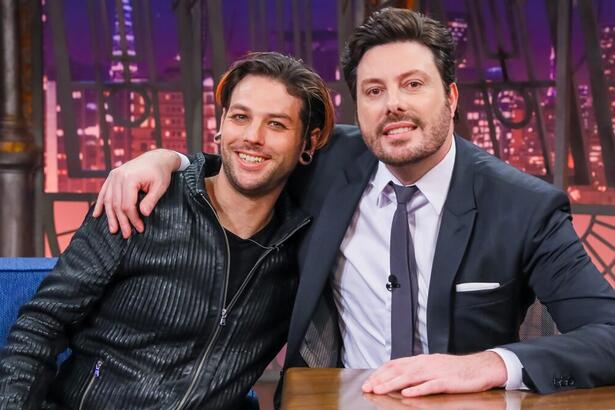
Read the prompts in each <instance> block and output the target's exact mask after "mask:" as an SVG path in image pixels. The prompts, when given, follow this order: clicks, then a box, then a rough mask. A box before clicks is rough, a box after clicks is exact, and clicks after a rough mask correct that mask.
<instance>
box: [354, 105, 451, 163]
mask: <svg viewBox="0 0 615 410" xmlns="http://www.w3.org/2000/svg"><path fill="white" fill-rule="evenodd" d="M397 121H411V122H413V123H414V124H416V126H417V129H420V130H421V131H422V134H423V136H422V138H420V140H418V141H410V142H409V141H388V142H387V145H388V147H385V145H384V144H385V143H384V138H383V129H384V127H385V126H386V125H387V124H388V123H391V122H397ZM450 123H451V107H450V104H449V103H448V101H447V102H446V103H445V104H444V105H443V107H442V108H441V109H440V113H439V114H438V117H437V118H436V119H435V120H434V121H433V122H431V125H430V124H425V121H423V120H422V119H420V118H418V116H415V115H412V114H405V115H390V116H388V117H387V118H386V119H385V120H384V121H383V122H382V123H381V124H379V125H378V126H377V127H376V130H375V131H374V132H373V133H371V134H365V133H363V130H361V132H362V134H363V138H364V139H365V143H366V144H367V145H368V147H369V148H370V150H371V151H372V152H373V153H374V155H375V156H376V158H378V159H379V160H380V161H381V162H383V163H385V164H387V165H391V166H396V167H399V166H403V165H410V164H416V163H418V162H421V161H422V160H424V159H425V158H428V157H430V156H431V155H433V154H435V153H436V152H438V150H439V149H440V148H441V147H442V145H444V143H445V142H446V139H447V138H448V134H449V129H450ZM359 126H360V124H359Z"/></svg>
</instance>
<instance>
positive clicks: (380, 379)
mask: <svg viewBox="0 0 615 410" xmlns="http://www.w3.org/2000/svg"><path fill="white" fill-rule="evenodd" d="M342 65H343V69H344V75H345V79H346V81H347V83H348V85H349V87H350V90H351V94H352V96H353V97H354V99H355V101H356V104H357V120H358V123H359V126H360V132H359V130H358V129H357V128H356V127H349V126H338V127H336V130H335V134H336V135H335V136H334V138H332V141H331V143H330V144H329V146H328V147H326V148H325V149H324V150H323V152H321V153H320V154H319V155H318V156H317V157H316V159H315V161H314V163H315V164H317V165H316V166H315V167H311V168H310V169H305V170H303V171H300V173H295V175H294V177H293V179H292V180H291V181H290V182H289V186H290V187H291V189H294V190H295V196H296V197H297V198H298V199H299V200H300V201H301V203H302V207H303V208H304V209H305V210H306V211H308V212H309V213H310V214H312V215H313V216H314V217H315V221H314V224H313V226H312V228H311V229H310V230H309V232H308V234H307V236H306V238H305V239H304V240H303V243H302V245H301V247H300V253H299V258H300V265H301V272H302V273H301V280H300V284H299V289H298V293H297V299H296V303H295V307H294V310H293V313H292V319H291V324H290V331H289V337H288V350H287V357H286V365H285V367H292V366H305V365H308V366H317V367H333V366H340V365H341V366H345V367H354V368H377V370H376V371H374V373H373V374H372V375H371V377H370V378H369V379H368V380H367V381H366V383H365V384H364V386H363V390H364V391H365V392H372V393H376V394H386V393H389V392H391V391H398V390H400V391H401V393H402V395H404V396H408V397H411V396H419V395H425V394H433V393H438V392H449V393H455V392H472V391H481V390H487V389H490V388H495V387H506V388H507V389H519V388H532V389H534V390H536V391H538V392H541V393H548V392H553V391H556V390H560V389H568V388H574V387H593V386H598V385H603V384H612V383H614V382H615V326H614V324H615V321H614V320H613V318H614V317H615V292H614V291H613V290H612V289H611V287H610V286H609V285H608V283H607V282H606V281H605V280H604V279H603V278H602V276H601V274H600V273H599V272H598V271H597V269H596V268H595V267H594V266H593V265H592V263H591V261H590V260H589V258H588V256H587V254H586V253H585V252H584V250H583V247H582V245H581V243H580V242H579V240H578V237H577V236H576V234H575V233H574V230H573V228H572V224H571V221H570V205H569V202H568V199H567V197H566V195H565V194H564V193H563V192H561V191H558V190H556V189H555V188H553V187H552V186H550V185H548V184H546V183H544V182H542V181H540V180H538V179H536V178H533V177H531V176H528V175H526V174H523V173H521V172H519V171H517V170H515V169H514V168H512V167H510V166H508V165H507V164H505V163H503V162H502V161H500V160H498V159H496V158H494V157H492V156H490V155H489V154H487V153H485V152H483V151H481V150H480V149H478V148H477V147H475V146H474V145H472V144H471V143H469V142H468V141H466V140H464V139H462V138H461V137H459V136H456V135H454V133H453V128H454V118H455V116H456V110H457V101H458V91H457V86H456V84H455V61H454V42H453V39H452V36H451V35H450V33H449V31H448V30H447V28H446V27H445V26H444V25H442V24H441V23H439V22H437V21H434V20H432V19H429V18H426V17H424V16H422V15H420V14H417V13H415V12H412V11H409V10H399V9H384V10H382V11H379V12H376V13H374V14H373V15H372V16H371V17H370V18H368V19H367V20H366V22H365V23H364V24H363V25H361V26H360V27H358V28H357V29H356V30H355V31H354V33H353V34H352V35H351V37H350V39H349V42H348V45H347V47H346V50H345V51H344V55H343V58H342ZM155 155H159V158H161V159H160V160H157V161H158V162H160V163H164V161H162V157H163V156H164V155H167V154H166V153H164V155H163V153H159V154H155V153H152V156H150V158H148V159H147V161H145V160H143V159H141V160H137V161H136V162H133V163H132V164H130V165H129V166H128V167H126V169H125V170H123V171H122V170H121V168H120V171H119V172H116V173H115V175H114V176H113V178H111V179H110V180H109V181H108V182H107V189H106V190H105V191H104V192H102V193H101V195H100V196H99V204H98V206H97V212H98V213H99V214H100V213H101V212H102V206H103V203H104V205H105V210H106V212H107V214H108V215H109V221H110V228H111V229H112V230H115V231H117V230H118V228H121V229H122V231H123V232H124V234H125V235H127V234H129V231H130V225H129V223H130V222H132V223H133V224H134V225H135V226H136V227H137V230H139V228H140V227H139V225H138V224H139V217H138V214H137V212H136V209H135V207H134V202H135V201H134V200H132V198H134V196H135V195H136V192H135V191H136V189H139V188H141V189H145V190H149V193H148V195H147V196H146V198H145V199H144V201H143V202H142V203H141V205H140V207H141V211H142V212H144V213H147V211H149V210H150V209H151V207H152V206H153V203H155V202H156V200H157V197H158V196H159V195H160V188H158V187H156V188H154V189H150V188H151V187H152V186H153V185H155V184H158V181H160V180H161V179H162V178H168V175H167V174H168V172H163V171H161V170H163V169H165V168H164V167H162V166H161V167H158V168H160V169H156V170H155V173H154V174H153V175H152V165H151V164H152V160H153V159H155V158H157V157H155ZM166 164H167V165H166V169H168V168H169V167H171V165H169V164H170V161H167V162H166ZM122 191H124V192H129V195H128V196H127V197H126V196H125V197H124V198H122V195H117V194H114V195H112V193H113V192H115V193H118V192H122ZM127 198H128V199H127ZM114 203H115V205H114ZM116 218H118V219H116ZM118 225H119V226H118ZM535 297H538V298H539V299H540V300H541V302H542V303H544V304H545V305H546V306H547V308H548V310H549V312H550V313H551V315H552V317H553V318H554V320H555V322H556V323H557V326H558V328H559V330H560V331H561V332H562V333H563V334H562V335H558V336H549V337H543V338H538V339H535V340H532V341H526V342H519V338H518V330H519V326H520V324H521V322H522V320H523V318H524V316H525V313H526V311H527V308H528V306H529V305H530V304H531V303H532V302H533V300H534V299H535Z"/></svg>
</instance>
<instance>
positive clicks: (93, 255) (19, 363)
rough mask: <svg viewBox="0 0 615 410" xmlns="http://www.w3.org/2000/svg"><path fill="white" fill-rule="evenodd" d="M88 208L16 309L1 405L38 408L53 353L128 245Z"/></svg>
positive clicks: (4, 359) (3, 359)
mask: <svg viewBox="0 0 615 410" xmlns="http://www.w3.org/2000/svg"><path fill="white" fill-rule="evenodd" d="M91 212H92V210H91V209H90V212H88V215H87V217H86V219H85V221H84V223H83V225H82V226H81V227H80V228H79V230H77V232H76V233H75V235H74V236H73V239H72V241H71V243H70V245H69V247H68V248H67V249H66V251H65V252H64V253H63V254H62V255H61V256H60V258H59V259H58V263H57V265H56V266H55V268H54V269H53V271H52V272H51V273H50V274H49V275H48V276H47V277H46V278H45V279H44V280H43V282H42V283H41V285H40V287H39V289H38V290H37V292H36V294H35V295H34V296H33V298H32V300H31V301H30V302H28V303H26V304H24V305H23V306H22V307H21V309H20V310H19V315H18V317H17V321H16V322H15V324H14V325H13V326H12V328H11V330H10V333H9V335H8V339H7V345H6V346H5V347H4V348H3V349H2V351H1V356H0V409H38V408H40V405H41V403H42V401H43V400H44V398H45V396H46V393H47V389H48V387H49V384H50V383H51V381H52V380H53V378H54V377H55V375H56V367H57V366H56V360H57V356H58V355H59V354H60V353H62V352H63V351H64V350H65V349H66V347H67V346H68V338H69V334H70V333H71V332H72V331H73V330H74V329H76V328H77V327H78V326H79V325H80V324H82V322H83V321H84V318H85V317H86V316H87V314H88V313H89V312H90V311H91V310H92V307H93V306H94V305H95V304H96V302H97V301H98V300H100V298H101V297H102V295H103V292H104V291H105V289H106V287H107V286H108V284H109V283H110V281H111V279H112V277H113V275H114V272H115V271H116V270H117V268H118V266H119V263H120V260H121V257H122V255H123V253H124V251H125V248H126V247H127V246H128V241H124V240H123V239H122V237H121V235H111V234H110V233H109V232H108V229H107V222H106V218H105V217H101V218H98V219H95V218H92V216H91Z"/></svg>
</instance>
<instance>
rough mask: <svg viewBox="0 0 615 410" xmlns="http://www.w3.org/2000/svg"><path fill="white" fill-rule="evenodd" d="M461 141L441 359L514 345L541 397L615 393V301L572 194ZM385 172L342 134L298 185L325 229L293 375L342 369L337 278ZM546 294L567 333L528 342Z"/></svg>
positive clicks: (349, 133)
mask: <svg viewBox="0 0 615 410" xmlns="http://www.w3.org/2000/svg"><path fill="white" fill-rule="evenodd" d="M455 142H456V147H457V152H456V158H455V166H454V171H453V177H452V182H451V186H450V191H449V193H448V197H447V200H446V203H445V205H444V209H443V215H442V223H441V228H440V232H439V235H438V240H437V245H436V252H435V256H434V262H433V269H432V273H431V282H430V288H429V297H428V305H427V335H428V344H429V351H430V353H438V352H439V353H444V352H449V353H472V352H478V351H483V350H485V349H488V348H491V347H495V346H501V347H505V348H507V349H510V350H511V351H513V352H514V353H515V354H516V355H517V356H518V357H519V359H520V360H521V363H522V364H523V366H524V371H525V372H526V376H529V379H531V380H529V379H527V378H526V379H525V380H526V381H527V382H530V383H532V384H533V387H535V389H536V390H537V391H539V392H541V393H548V392H552V391H555V390H559V389H565V388H572V387H593V386H598V385H602V384H614V383H615V292H614V291H613V289H611V287H610V286H609V284H608V282H607V281H606V280H605V279H604V278H603V277H602V275H601V274H600V273H599V272H598V271H597V269H596V268H595V267H594V265H593V264H592V263H591V261H590V259H589V257H588V256H587V254H586V253H585V251H584V249H583V246H582V245H581V243H580V242H579V239H578V237H577V235H576V234H575V232H574V230H573V227H572V224H571V217H570V205H569V202H568V198H567V196H566V195H565V194H564V193H563V192H561V191H559V190H557V189H555V188H554V187H553V186H551V185H549V184H547V183H545V182H543V181H541V180H539V179H537V178H534V177H532V176H529V175H527V174H524V173H522V172H520V171H518V170H516V169H515V168H513V167H511V166H509V165H507V164H505V163H504V162H502V161H500V160H498V159H497V158H495V157H493V156H491V155H489V154H487V153H485V152H484V151H482V150H481V149H479V148H478V147H476V146H475V145H473V144H471V143H470V142H468V141H466V140H464V139H462V138H460V137H458V136H456V137H455ZM376 165H377V159H376V158H375V157H374V156H373V155H372V153H371V152H370V151H369V150H368V149H367V148H366V146H365V145H364V143H363V141H362V138H361V136H360V133H359V131H358V129H357V128H356V127H353V126H337V127H336V129H335V135H334V138H333V140H332V142H331V143H330V145H329V146H327V147H326V148H325V149H324V150H323V151H322V152H320V153H318V154H317V156H316V159H315V161H314V166H312V167H310V168H309V169H304V170H303V171H300V172H298V173H296V174H295V175H294V177H293V179H292V180H291V181H290V183H289V188H290V189H291V190H292V191H293V193H294V195H295V196H296V198H297V199H298V200H299V201H300V202H299V203H301V204H302V205H303V207H304V209H305V210H306V211H307V212H308V213H310V214H311V215H313V216H314V217H315V219H314V223H313V225H312V227H311V228H310V231H309V232H308V234H307V237H306V238H305V240H304V241H303V245H302V247H301V249H300V255H299V257H300V264H301V272H302V273H301V280H300V284H299V289H298V293H297V299H296V303H295V307H294V310H293V314H292V319H291V325H290V332H289V337H288V351H287V357H286V367H292V366H297V365H305V364H307V365H310V366H319V367H332V366H336V365H339V330H338V327H337V323H336V320H337V314H336V312H335V305H334V304H333V302H332V298H331V296H330V288H329V285H328V280H329V277H330V275H331V273H332V271H333V269H334V265H335V262H336V259H337V255H338V250H339V246H340V243H341V241H342V238H343V237H344V234H345V232H346V229H347V228H348V225H349V223H350V220H351V218H352V216H353V213H354V211H355V208H356V207H357V205H358V201H359V200H360V198H361V195H362V193H363V190H364V188H365V186H366V185H367V183H368V181H369V179H370V176H371V175H372V173H373V172H374V170H375V168H376ZM384 281H385V279H384V278H383V284H384ZM465 282H499V283H500V284H501V286H500V287H499V288H497V289H492V290H481V291H474V292H464V293H457V292H456V291H455V284H457V283H465ZM383 286H384V285H383ZM536 296H537V297H538V298H539V300H540V301H541V302H542V303H543V304H544V305H546V307H547V309H548V311H549V313H550V314H551V316H552V317H553V319H554V320H555V322H556V324H557V326H558V328H559V330H560V331H561V332H562V333H563V335H558V336H550V337H542V338H537V339H534V340H531V341H528V342H519V338H518V331H519V326H520V324H521V322H522V321H523V319H524V317H525V313H526V311H527V308H528V306H530V305H531V304H532V302H533V301H534V300H535V297H536ZM382 319H383V320H389V318H382Z"/></svg>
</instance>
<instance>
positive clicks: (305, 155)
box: [300, 151, 314, 165]
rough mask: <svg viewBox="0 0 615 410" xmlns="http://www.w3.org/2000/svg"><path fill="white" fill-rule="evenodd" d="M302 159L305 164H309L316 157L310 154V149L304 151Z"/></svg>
mask: <svg viewBox="0 0 615 410" xmlns="http://www.w3.org/2000/svg"><path fill="white" fill-rule="evenodd" d="M300 159H301V161H300V162H301V163H302V164H303V165H309V164H310V163H311V162H312V159H314V158H313V157H312V154H310V153H309V152H308V151H303V152H302V153H301V157H300Z"/></svg>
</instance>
